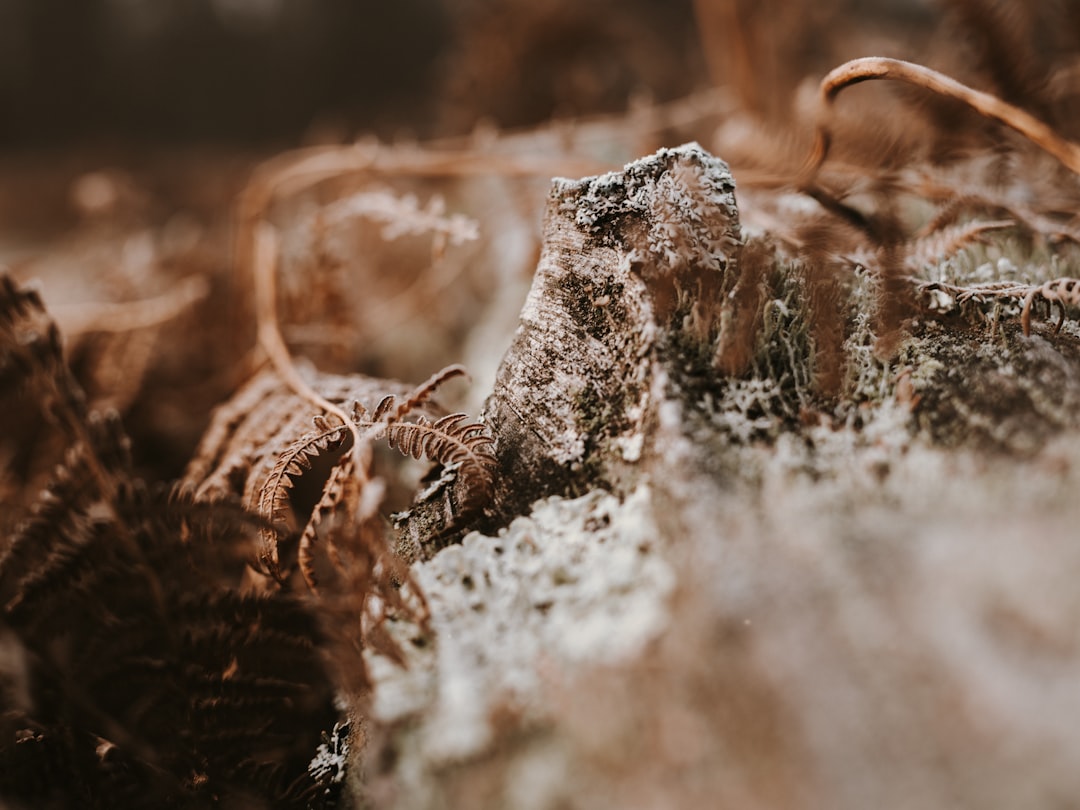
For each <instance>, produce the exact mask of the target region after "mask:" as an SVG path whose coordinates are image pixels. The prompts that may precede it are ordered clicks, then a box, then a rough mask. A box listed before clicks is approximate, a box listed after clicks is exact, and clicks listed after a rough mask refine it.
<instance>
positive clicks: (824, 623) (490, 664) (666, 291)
mask: <svg viewBox="0 0 1080 810" xmlns="http://www.w3.org/2000/svg"><path fill="white" fill-rule="evenodd" d="M732 191H733V183H732V179H731V177H730V175H729V174H728V172H727V170H726V167H725V166H724V164H723V163H722V162H721V161H718V160H716V159H715V158H712V157H711V156H709V155H707V154H706V153H704V152H703V151H702V150H701V149H699V148H698V147H696V146H687V147H683V148H680V149H675V150H662V151H661V152H659V153H657V154H656V155H654V156H652V157H650V158H646V159H643V160H640V161H638V162H636V163H634V164H631V165H629V166H627V168H626V169H625V170H624V171H623V172H621V173H616V174H611V175H605V176H603V177H597V178H590V179H586V180H583V181H579V182H571V181H564V180H560V181H556V183H555V184H554V187H553V190H552V193H551V196H550V198H549V205H548V213H547V220H546V230H545V244H544V251H543V255H542V257H541V259H540V263H539V267H538V270H537V274H536V278H535V281H534V284H533V287H532V291H531V293H530V295H529V298H528V301H527V303H526V305H525V307H524V309H523V311H522V315H521V324H520V326H519V328H518V331H517V333H516V335H515V337H514V341H513V344H512V345H511V347H510V348H509V350H508V352H507V354H506V355H505V357H504V360H503V363H502V366H501V368H500V371H499V374H498V379H497V383H496V387H495V390H494V392H493V394H492V395H491V397H490V398H489V400H488V402H487V405H486V408H485V418H486V420H487V421H488V423H489V424H490V426H491V428H492V430H493V432H494V434H495V436H496V439H497V442H498V456H499V464H500V474H499V481H498V484H497V486H498V495H497V498H496V501H495V504H494V506H493V508H492V509H491V511H490V513H489V515H488V516H487V521H488V523H487V526H486V527H485V529H486V531H487V534H486V535H484V534H476V533H473V534H470V535H469V536H468V537H466V538H465V540H464V543H463V544H461V545H460V546H451V547H448V548H444V549H442V550H441V551H439V550H437V549H436V548H435V547H433V546H432V547H429V548H427V549H423V550H421V551H422V553H421V555H420V556H422V557H426V558H428V559H427V560H426V561H420V562H417V563H415V565H414V573H415V575H416V577H417V579H418V581H419V582H420V583H421V585H422V587H423V588H424V590H425V592H426V593H427V595H428V599H429V602H430V605H431V612H432V629H433V630H434V641H433V643H430V642H431V641H432V640H431V639H430V638H426V637H423V636H422V635H421V634H420V633H418V631H417V629H416V628H415V627H412V626H411V625H408V624H407V623H404V622H401V623H398V624H397V625H396V626H394V627H393V628H392V632H393V633H394V635H395V636H396V637H397V638H398V639H399V640H400V641H402V642H405V646H406V647H408V648H409V649H410V651H411V652H410V659H411V660H410V668H409V669H408V670H401V669H399V668H396V667H393V666H390V665H388V664H387V663H386V662H382V663H380V662H379V661H378V660H377V659H376V660H373V661H372V673H373V678H374V681H375V695H376V699H375V706H374V716H373V718H372V723H371V725H372V727H373V739H374V740H375V741H374V742H373V743H372V744H371V745H370V746H369V748H368V749H367V752H366V754H365V757H364V760H363V763H362V767H356V768H354V769H353V775H354V778H355V779H358V780H359V779H360V778H361V777H362V778H363V780H364V784H363V786H362V787H361V786H360V784H359V783H357V784H356V785H355V786H354V787H355V790H356V791H357V792H359V793H362V794H363V795H364V796H365V797H366V799H367V800H368V801H370V802H372V803H373V804H375V805H378V806H394V807H410V808H435V807H444V806H468V807H530V808H555V807H559V808H564V807H582V808H585V807H598V806H622V807H660V806H665V807H667V806H678V807H691V806H719V807H727V806H732V807H735V806H738V807H776V808H793V807H807V808H809V807H822V806H828V807H838V808H859V807H866V806H886V807H909V806H918V807H942V808H945V807H957V806H979V807H1002V808H1004V807H1015V806H1037V805H1042V804H1047V803H1054V802H1060V803H1063V805H1064V806H1067V805H1068V804H1069V803H1070V802H1072V801H1074V800H1075V797H1076V796H1077V795H1080V781H1078V778H1077V775H1076V771H1075V768H1074V767H1073V765H1072V764H1071V763H1074V762H1075V759H1076V757H1077V756H1078V755H1080V735H1078V734H1077V732H1076V728H1075V723H1072V722H1071V720H1066V718H1074V717H1076V716H1077V712H1078V711H1080V690H1077V689H1076V687H1075V683H1076V682H1077V677H1078V676H1080V652H1078V651H1080V636H1078V634H1077V631H1076V627H1078V626H1080V624H1078V622H1077V618H1078V617H1080V602H1078V601H1077V598H1076V595H1075V589H1074V588H1073V587H1072V586H1071V584H1070V583H1071V582H1073V581H1075V578H1076V576H1077V575H1080V557H1078V556H1077V554H1076V553H1075V549H1074V548H1073V545H1074V544H1071V543H1069V542H1068V538H1069V536H1070V529H1069V527H1070V526H1072V525H1075V522H1076V520H1077V519H1080V512H1078V509H1077V506H1076V504H1075V498H1073V497H1072V496H1071V493H1072V492H1074V491H1075V485H1076V483H1078V482H1077V480H1076V479H1077V473H1076V472H1075V469H1076V467H1077V465H1076V463H1075V460H1076V459H1077V458H1078V457H1080V456H1078V452H1080V451H1078V447H1080V441H1078V438H1077V436H1076V434H1075V428H1076V426H1077V418H1076V416H1075V409H1074V408H1072V407H1071V403H1073V402H1075V401H1076V399H1077V397H1078V396H1080V375H1078V373H1077V365H1076V361H1077V347H1078V345H1080V343H1078V339H1077V336H1076V332H1075V330H1074V329H1073V327H1072V325H1071V324H1070V325H1068V326H1067V327H1066V328H1065V330H1063V332H1062V333H1061V334H1058V335H1054V334H1051V330H1050V329H1049V328H1046V329H1044V328H1043V327H1042V325H1038V326H1037V327H1036V333H1035V334H1033V335H1032V336H1031V337H1024V336H1023V335H1022V334H1021V333H1020V331H1019V327H1018V325H1017V324H1015V323H1014V322H1013V321H1010V320H1009V319H1008V318H1007V317H1006V318H1005V319H1004V320H1003V321H1001V323H1000V324H998V325H997V326H996V327H995V328H994V329H993V330H991V328H990V327H989V325H982V324H979V325H974V326H973V324H972V321H971V320H970V319H969V318H968V315H970V313H962V312H960V311H959V310H958V308H956V307H953V306H946V307H944V311H942V310H941V308H939V309H938V310H933V309H932V308H924V309H923V310H921V311H920V313H919V315H918V317H917V318H916V320H914V321H912V322H911V323H910V324H909V326H910V331H909V333H908V334H907V336H906V337H905V338H904V339H903V340H902V341H901V342H900V343H899V346H898V348H897V349H896V350H895V353H894V354H893V356H891V357H890V358H887V359H885V360H882V359H880V358H879V357H878V354H880V353H881V344H880V343H879V342H878V335H876V334H875V330H877V329H878V328H879V327H880V324H881V322H882V320H883V319H882V318H881V317H879V311H880V307H881V306H882V305H883V304H882V302H883V293H882V291H881V289H880V286H881V285H880V283H879V281H878V280H877V279H876V278H875V277H873V276H872V275H871V274H859V273H852V274H849V275H848V276H845V277H842V278H839V279H836V280H833V281H830V282H829V284H828V285H827V293H828V294H827V295H823V294H821V287H820V286H819V287H817V288H815V287H814V283H815V281H814V279H815V277H814V273H813V272H812V270H813V268H810V269H809V270H808V268H807V267H806V266H805V264H803V263H800V262H796V261H793V260H789V259H784V258H783V257H782V256H778V255H774V254H772V253H770V252H769V251H768V250H763V249H762V244H761V241H760V240H754V239H748V238H744V236H743V235H742V234H741V233H740V230H739V224H738V215H737V212H736V209H735V205H734V198H733V194H732ZM1010 251H1012V252H1013V253H1015V247H1011V246H1009V245H992V246H991V247H990V248H987V249H986V251H985V254H984V258H986V259H988V260H989V261H988V262H982V263H980V262H979V261H971V262H970V263H969V264H967V265H964V266H960V264H957V266H955V267H953V268H952V270H953V271H954V274H955V275H956V276H958V277H962V278H960V281H964V280H965V278H964V277H965V273H966V279H967V280H987V279H985V278H982V276H985V275H986V273H987V272H988V270H987V268H988V267H989V268H990V270H993V269H994V268H997V269H998V270H1000V269H1001V268H1002V267H1003V266H1004V265H1003V264H1002V262H1003V261H1006V260H1007V259H1008V257H1009V255H1010ZM751 252H752V255H753V260H752V261H753V267H752V268H751ZM957 261H958V262H959V260H957ZM964 261H968V260H964ZM1014 269H1015V268H1014ZM1024 272H1027V273H1029V274H1030V275H1033V276H1038V275H1039V274H1040V273H1041V274H1043V275H1045V274H1046V273H1047V272H1048V269H1047V267H1045V266H1034V265H1031V266H1026V267H1025V269H1024ZM886 305H887V302H886ZM1004 314H1005V315H1006V316H1007V315H1008V314H1009V313H1004ZM976 320H978V318H976ZM823 324H824V325H823ZM749 326H752V327H753V330H754V332H753V334H752V335H750V339H749V340H748V341H747V340H743V341H742V342H743V343H744V344H746V345H743V346H741V348H738V347H736V349H737V350H736V349H733V348H732V347H733V346H734V345H735V344H737V343H739V340H738V339H737V338H734V337H733V334H734V333H736V332H739V331H740V330H742V332H743V333H744V334H743V337H744V338H745V337H746V334H745V332H746V329H747V328H748V327H749ZM830 331H831V332H832V333H834V334H833V335H832V337H829V335H830ZM829 341H831V343H830V342H829ZM875 350H876V351H875ZM737 356H742V360H741V361H740V362H732V360H731V358H732V357H737ZM826 372H827V373H828V374H829V375H832V376H834V377H835V379H834V380H831V381H830V382H829V383H828V384H827V385H824V384H823V383H822V377H823V375H824V374H826ZM545 496H547V497H546V499H545V500H542V501H539V502H537V503H535V504H534V503H532V500H533V499H535V498H538V497H545ZM508 523H509V526H508V527H507V524H508ZM502 527H506V528H502ZM408 642H413V643H412V644H410V643H408Z"/></svg>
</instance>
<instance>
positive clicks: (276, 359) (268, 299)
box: [252, 222, 371, 477]
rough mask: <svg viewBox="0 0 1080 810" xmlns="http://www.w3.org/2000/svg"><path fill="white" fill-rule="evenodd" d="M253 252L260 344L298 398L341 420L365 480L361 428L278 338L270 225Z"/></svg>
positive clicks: (274, 241) (366, 452) (258, 233)
mask: <svg viewBox="0 0 1080 810" xmlns="http://www.w3.org/2000/svg"><path fill="white" fill-rule="evenodd" d="M254 236H255V240H254V250H253V252H252V268H253V271H254V285H255V320H256V323H257V325H258V340H259V345H260V346H261V347H262V348H263V351H265V352H266V354H267V356H268V357H269V358H270V362H271V363H273V365H274V368H275V369H276V370H277V372H278V374H280V375H281V378H282V379H283V380H284V381H285V384H286V385H288V386H289V388H290V389H291V390H292V391H293V393H295V394H296V395H297V396H300V397H302V398H303V399H305V400H307V401H308V402H310V403H311V404H312V405H314V406H315V407H316V408H319V409H320V410H323V411H325V412H326V413H329V414H332V415H333V416H336V417H337V418H338V419H340V420H341V422H342V424H343V425H345V427H346V428H348V430H349V433H350V434H352V450H351V452H352V455H353V458H354V460H355V465H354V466H355V470H356V474H357V475H360V476H361V477H366V473H367V470H368V468H369V466H370V464H369V461H370V453H371V450H370V444H369V442H367V441H365V440H364V438H365V437H364V436H362V435H361V433H360V428H359V427H358V426H357V425H356V423H355V422H354V421H353V420H352V418H351V417H350V416H349V414H347V413H346V412H345V411H344V410H343V409H342V408H339V407H338V406H337V405H335V404H334V403H333V402H330V401H329V400H327V399H326V398H325V397H323V396H320V395H319V393H318V392H317V391H315V389H313V388H312V387H311V386H310V385H308V384H307V382H305V381H304V379H303V377H301V376H300V373H299V372H298V371H297V370H296V366H295V365H293V361H292V355H290V354H289V348H288V346H286V345H285V339H284V338H283V337H282V336H281V329H280V328H279V327H278V321H277V280H276V279H277V262H278V254H279V251H280V239H279V237H278V234H277V230H276V229H275V228H274V226H273V225H270V224H269V223H266V222H261V223H259V225H258V227H257V228H256V229H255V231H254Z"/></svg>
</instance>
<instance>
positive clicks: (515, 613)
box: [370, 486, 674, 806]
mask: <svg viewBox="0 0 1080 810" xmlns="http://www.w3.org/2000/svg"><path fill="white" fill-rule="evenodd" d="M413 573H414V575H415V577H416V578H417V581H418V582H419V584H420V587H421V588H423V590H424V593H425V594H426V595H427V599H428V604H429V606H430V608H431V616H432V630H433V631H434V635H435V642H434V644H433V645H431V646H427V647H424V648H419V649H417V648H415V647H413V645H411V644H409V643H408V641H409V640H415V639H416V638H418V630H417V628H416V627H415V626H414V625H411V624H408V623H404V622H400V623H393V624H394V626H393V627H392V631H393V632H394V633H395V634H396V635H397V636H399V641H400V642H401V646H402V647H403V648H410V647H413V652H412V653H411V655H410V661H409V667H408V669H402V668H400V667H398V666H395V665H394V664H392V663H391V662H389V661H387V660H386V659H384V658H379V657H372V658H371V660H370V666H371V668H372V672H373V676H374V679H375V680H376V681H377V682H378V688H377V690H376V692H375V702H374V705H373V707H372V712H373V716H374V719H375V720H376V721H377V722H379V723H383V724H387V725H389V726H400V727H401V728H402V729H403V731H402V732H401V733H400V735H399V736H397V738H395V739H394V740H393V741H392V742H393V745H394V746H395V747H396V748H407V749H408V750H407V752H403V753H402V754H401V758H402V759H403V760H404V761H405V762H406V763H407V765H406V767H416V766H418V765H419V763H423V764H422V765H419V767H423V768H430V769H433V770H434V769H438V768H440V767H443V766H445V765H447V764H449V763H452V762H456V761H460V760H462V759H465V758H468V757H474V756H477V755H479V754H482V753H483V752H484V751H485V750H486V748H487V747H488V746H489V745H491V743H492V742H493V741H494V740H495V739H496V738H497V735H498V733H499V732H500V729H499V728H497V727H496V720H495V718H496V717H497V715H498V713H499V712H500V711H501V710H504V709H511V707H512V711H514V712H517V713H521V714H522V719H523V720H524V721H525V722H527V723H530V724H531V723H536V722H542V721H543V719H544V717H545V716H546V715H547V713H548V712H550V711H551V709H552V707H551V705H550V702H549V701H550V698H549V697H548V696H546V695H545V692H546V687H547V686H550V683H548V681H550V679H551V678H552V677H562V676H569V675H570V674H571V673H572V672H573V671H575V670H576V669H577V668H580V667H585V666H591V665H595V664H597V663H601V662H616V661H620V660H625V659H627V658H630V657H632V656H634V655H635V654H637V653H638V652H639V651H640V650H641V648H642V647H643V645H644V644H645V643H646V642H648V641H650V640H651V639H653V638H654V637H655V636H656V635H657V634H658V633H659V632H660V631H661V630H662V628H663V627H664V626H665V624H666V622H667V618H666V614H667V607H666V600H667V598H668V596H669V593H670V591H671V589H672V587H673V585H674V582H673V575H672V572H671V569H670V567H669V566H668V564H667V563H666V562H665V561H664V559H663V557H662V555H661V548H660V542H659V536H658V534H657V528H656V523H655V520H654V517H653V506H652V501H651V496H650V490H649V488H648V487H647V486H641V487H639V488H638V489H637V490H635V491H634V492H633V493H632V494H630V495H629V497H627V498H626V499H625V501H621V502H620V500H619V499H618V498H616V497H615V496H612V495H608V494H604V493H601V492H599V491H595V490H594V491H593V492H591V493H590V494H588V495H585V496H582V497H580V498H577V499H573V500H566V499H563V498H558V497H555V498H551V499H548V500H546V501H542V502H540V503H538V504H537V505H536V507H535V508H534V510H533V511H532V513H531V514H530V515H529V516H528V517H520V518H517V519H516V520H514V521H513V523H511V524H510V526H509V527H508V528H507V529H504V530H503V531H501V532H500V533H499V534H498V535H496V536H484V535H480V534H477V533H473V534H470V535H468V536H467V537H465V539H464V541H463V543H462V544H461V545H460V546H457V545H455V546H450V547H448V548H445V549H443V550H442V551H441V552H439V553H438V554H437V555H436V556H435V557H434V558H433V559H431V560H429V561H427V562H423V563H416V564H415V565H414V567H413ZM545 672H547V673H550V674H549V675H545ZM556 673H560V675H556ZM406 728H407V729H408V730H407V731H405V730H404V729H406ZM432 775H433V774H432V773H428V774H425V775H424V777H425V780H426V781H427V782H430V780H431V778H432ZM418 776H419V775H412V776H410V775H409V774H408V773H407V772H399V773H397V774H395V779H398V780H401V781H402V782H403V784H401V785H399V788H400V789H402V790H404V791H406V792H407V793H408V792H411V791H422V790H428V789H431V785H430V784H423V783H422V782H410V780H411V779H416V778H418ZM436 804H437V802H436ZM403 806H430V805H427V804H426V802H425V801H420V798H419V796H418V795H411V796H409V800H408V801H405V802H404V805H403Z"/></svg>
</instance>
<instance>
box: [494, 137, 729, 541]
mask: <svg viewBox="0 0 1080 810" xmlns="http://www.w3.org/2000/svg"><path fill="white" fill-rule="evenodd" d="M544 231H545V233H544V249H543V253H542V255H541V257H540V262H539V266H538V267H537V271H536V276H535V279H534V281H533V286H532V289H531V291H530V293H529V296H528V299H527V301H526V303H525V306H524V308H523V309H522V312H521V320H520V325H519V326H518V329H517V332H516V334H515V336H514V341H513V344H512V346H511V347H510V349H509V351H508V352H507V354H506V355H505V357H504V359H503V362H502V365H501V367H500V369H499V372H498V375H497V379H496V384H495V390H494V393H493V394H492V396H491V397H490V398H489V400H488V403H487V406H486V408H485V418H486V420H487V421H488V422H489V424H490V425H491V427H492V431H493V432H494V433H495V434H496V436H497V437H498V447H497V454H498V456H499V461H500V475H499V478H500V480H501V481H502V482H503V485H502V486H501V488H500V489H499V491H498V493H497V499H496V505H495V512H496V518H497V520H496V523H498V522H505V521H506V520H508V519H510V518H512V517H513V516H514V515H516V514H521V513H522V512H523V511H524V509H525V507H526V506H527V505H528V503H529V502H531V501H532V500H534V499H535V498H537V497H539V496H543V495H545V494H552V493H558V492H573V491H575V490H582V489H583V488H585V487H587V486H590V485H593V484H595V483H599V482H601V481H606V482H608V483H612V484H619V483H620V481H622V480H623V479H629V480H632V479H633V478H634V477H635V475H636V470H637V468H638V465H642V464H645V466H647V461H645V460H646V459H647V458H648V457H649V456H651V455H655V453H656V446H655V445H656V442H657V441H659V438H658V436H659V434H658V433H657V430H656V428H657V427H658V425H659V422H660V411H661V409H662V406H663V403H664V401H665V400H666V399H667V398H668V397H669V393H668V391H667V390H666V389H667V380H668V377H669V373H668V370H667V369H666V366H667V365H668V363H670V362H671V361H672V358H673V357H675V356H680V360H679V363H680V364H685V363H686V362H687V360H688V359H689V360H690V361H691V362H693V357H692V354H693V353H694V352H696V353H697V354H698V355H699V357H698V360H699V361H700V359H701V358H704V357H706V356H707V355H708V346H709V344H710V341H712V340H713V339H714V338H715V332H716V323H715V314H716V311H717V309H718V305H719V302H720V300H721V296H722V293H723V292H724V291H725V290H726V289H728V288H729V287H730V286H731V284H732V280H731V269H732V265H733V262H734V258H735V256H736V253H737V250H738V247H739V245H740V238H741V237H740V230H739V219H738V213H737V210H736V207H735V198H734V181H733V180H732V178H731V174H730V172H729V171H728V168H727V166H726V164H724V162H723V161H721V160H719V159H717V158H714V157H712V156H711V155H709V154H708V153H706V152H705V151H704V150H702V149H701V148H700V147H699V146H697V145H696V144H690V145H687V146H683V147H680V148H677V149H662V150H660V151H659V152H657V153H656V154H655V155H652V156H650V157H647V158H643V159H641V160H639V161H637V162H635V163H631V164H629V165H628V166H627V167H626V168H625V169H624V170H623V171H622V172H615V173H611V174H606V175H603V176H600V177H592V178H587V179H585V180H580V181H571V180H557V181H555V183H554V186H553V189H552V191H551V195H550V197H549V200H548V209H547V214H546V220H545V229H544ZM695 347H696V348H695Z"/></svg>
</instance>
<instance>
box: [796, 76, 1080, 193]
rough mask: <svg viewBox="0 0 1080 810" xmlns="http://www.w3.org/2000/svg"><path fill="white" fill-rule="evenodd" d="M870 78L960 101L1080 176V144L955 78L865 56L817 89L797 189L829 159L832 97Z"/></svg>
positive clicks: (808, 183) (807, 184)
mask: <svg viewBox="0 0 1080 810" xmlns="http://www.w3.org/2000/svg"><path fill="white" fill-rule="evenodd" d="M871 79H893V80H896V81H902V82H907V83H908V84H912V85H915V86H916V87H923V88H926V89H927V90H930V91H932V92H934V93H937V94H939V95H942V96H945V97H947V98H951V99H955V100H956V101H960V102H962V103H964V104H966V105H968V106H969V107H971V108H972V109H973V110H975V111H976V112H977V113H979V114H980V115H983V116H986V117H987V118H990V119H993V120H995V121H998V122H1000V123H1002V124H1004V125H1005V126H1007V127H1010V128H1012V129H1014V130H1016V131H1017V132H1019V133H1020V134H1021V135H1023V136H1024V137H1025V138H1027V139H1028V140H1030V141H1032V142H1033V143H1034V144H1036V145H1037V146H1039V147H1040V148H1041V149H1043V150H1044V151H1046V152H1048V153H1050V154H1051V155H1053V156H1054V157H1055V158H1057V159H1058V160H1059V161H1060V162H1061V163H1062V164H1063V165H1064V166H1065V167H1066V168H1068V169H1070V170H1071V171H1073V172H1074V173H1076V174H1078V175H1080V145H1078V144H1075V143H1073V142H1072V141H1068V140H1066V139H1064V138H1062V137H1061V136H1060V135H1058V134H1057V133H1056V132H1055V131H1054V130H1053V129H1052V128H1051V127H1050V126H1048V125H1047V124H1045V123H1043V122H1042V121H1040V120H1039V119H1037V118H1035V117H1034V116H1033V115H1031V114H1030V113H1028V112H1026V111H1024V110H1022V109H1020V108H1019V107H1015V106H1013V105H1012V104H1009V103H1007V102H1005V101H1002V100H1001V99H999V98H998V97H997V96H993V95H991V94H989V93H984V92H982V91H980V90H975V89H973V88H971V87H968V86H967V85H966V84H963V83H962V82H958V81H957V80H956V79H953V78H951V77H950V76H946V75H945V74H943V73H939V72H938V71H936V70H933V69H931V68H928V67H924V66H923V65H917V64H914V63H912V62H905V61H903V60H900V59H888V58H885V57H879V56H868V57H863V58H862V59H853V60H852V61H850V62H845V63H844V64H842V65H840V66H839V67H837V68H835V69H833V70H832V71H830V72H829V74H828V75H827V76H825V78H824V79H822V80H821V85H820V89H819V92H820V99H821V106H820V110H819V119H818V123H817V132H816V135H815V138H814V145H813V147H812V148H811V151H810V155H809V156H808V157H807V160H806V163H805V164H804V165H803V168H802V169H801V171H800V172H799V180H798V185H799V187H800V188H803V189H807V188H810V187H812V186H813V183H814V180H815V179H816V177H817V174H818V171H819V169H820V168H821V165H822V164H823V163H824V162H825V159H826V158H827V157H828V154H829V148H830V146H831V144H832V131H831V129H830V127H829V114H830V112H831V109H832V104H833V102H834V101H835V100H836V96H837V95H839V93H840V91H841V90H843V89H844V88H845V87H850V86H851V85H853V84H859V83H860V82H865V81H869V80H871Z"/></svg>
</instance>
